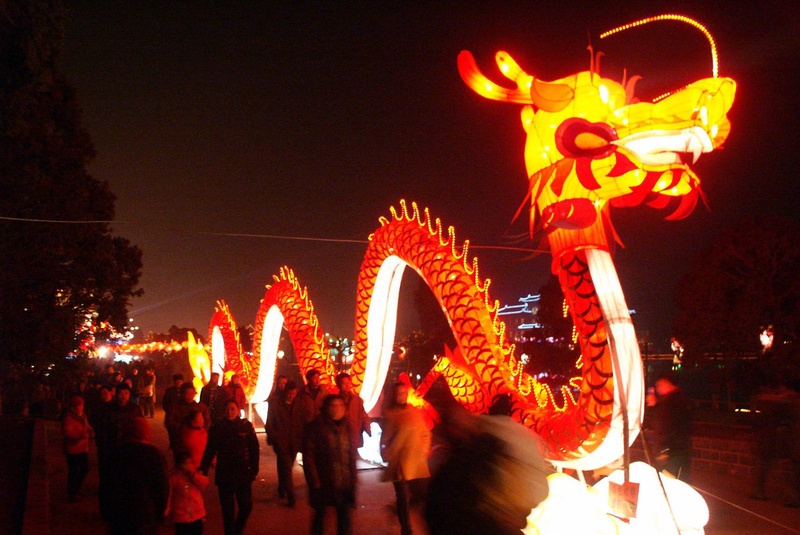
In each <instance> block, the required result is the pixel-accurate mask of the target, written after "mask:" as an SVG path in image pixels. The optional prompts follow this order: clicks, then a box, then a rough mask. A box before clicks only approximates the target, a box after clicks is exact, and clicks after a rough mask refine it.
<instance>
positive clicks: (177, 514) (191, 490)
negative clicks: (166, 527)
mask: <svg viewBox="0 0 800 535" xmlns="http://www.w3.org/2000/svg"><path fill="white" fill-rule="evenodd" d="M207 486H208V477H207V476H205V475H203V473H202V472H200V471H197V472H195V473H194V475H193V476H192V477H191V479H190V478H189V477H187V476H186V474H184V473H183V472H182V471H181V470H175V471H174V472H172V474H170V476H169V502H168V505H167V516H168V518H169V520H170V522H175V523H179V524H189V523H191V522H194V521H196V520H200V519H201V518H205V516H206V506H205V503H204V502H203V489H204V488H206V487H207Z"/></svg>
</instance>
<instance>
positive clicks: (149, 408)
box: [139, 366, 156, 418]
mask: <svg viewBox="0 0 800 535" xmlns="http://www.w3.org/2000/svg"><path fill="white" fill-rule="evenodd" d="M139 406H140V407H141V408H142V412H143V413H144V416H145V418H153V417H154V416H155V414H156V372H155V370H154V369H153V368H152V366H149V367H148V368H147V369H146V370H145V372H144V377H142V381H141V388H140V390H139Z"/></svg>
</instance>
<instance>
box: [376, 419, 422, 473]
mask: <svg viewBox="0 0 800 535" xmlns="http://www.w3.org/2000/svg"><path fill="white" fill-rule="evenodd" d="M385 418H386V420H385V425H384V430H383V434H382V435H381V455H382V457H383V460H384V461H386V462H387V463H388V466H387V467H386V471H385V472H384V474H383V479H384V481H401V480H405V481H408V480H411V479H421V478H425V477H430V476H431V473H430V470H429V469H428V453H429V452H430V449H431V432H430V430H429V429H428V426H427V424H426V423H425V417H424V416H423V415H422V410H420V409H418V408H416V407H414V406H413V405H405V406H401V407H392V408H390V409H388V410H387V411H386V414H385Z"/></svg>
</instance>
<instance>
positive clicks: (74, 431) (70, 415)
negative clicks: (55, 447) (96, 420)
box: [61, 410, 94, 455]
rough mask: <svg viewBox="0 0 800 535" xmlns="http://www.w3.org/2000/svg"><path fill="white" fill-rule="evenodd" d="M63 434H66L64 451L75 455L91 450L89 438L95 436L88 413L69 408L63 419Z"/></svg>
mask: <svg viewBox="0 0 800 535" xmlns="http://www.w3.org/2000/svg"><path fill="white" fill-rule="evenodd" d="M61 434H62V435H63V436H64V453H65V454H67V455H74V454H77V453H88V452H89V439H90V438H91V437H92V436H94V431H93V430H92V426H90V425H89V420H88V419H87V418H86V415H85V414H83V415H80V416H79V415H78V414H77V413H75V412H74V411H71V410H68V411H66V412H65V413H64V416H63V417H62V419H61Z"/></svg>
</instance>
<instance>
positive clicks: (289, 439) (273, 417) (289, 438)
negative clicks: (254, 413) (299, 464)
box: [264, 399, 307, 454]
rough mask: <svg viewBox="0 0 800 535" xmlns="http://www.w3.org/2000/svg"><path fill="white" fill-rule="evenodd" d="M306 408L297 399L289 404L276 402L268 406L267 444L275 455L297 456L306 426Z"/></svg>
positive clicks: (265, 428) (301, 445)
mask: <svg viewBox="0 0 800 535" xmlns="http://www.w3.org/2000/svg"><path fill="white" fill-rule="evenodd" d="M306 421H307V418H306V408H305V406H304V405H303V404H302V403H300V402H299V401H298V400H297V399H295V400H294V402H292V403H291V404H287V403H285V402H284V401H283V400H278V401H277V402H275V403H270V404H269V409H268V410H267V424H266V425H265V426H264V430H265V431H266V432H267V444H270V445H272V448H273V449H274V450H275V453H289V454H297V452H298V451H300V449H301V448H302V447H303V433H304V431H305V425H306Z"/></svg>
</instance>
